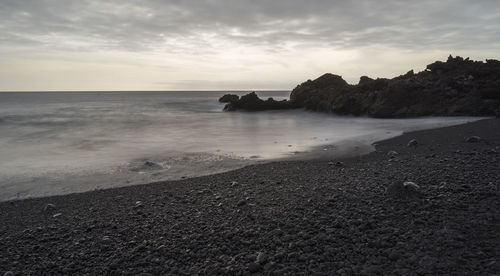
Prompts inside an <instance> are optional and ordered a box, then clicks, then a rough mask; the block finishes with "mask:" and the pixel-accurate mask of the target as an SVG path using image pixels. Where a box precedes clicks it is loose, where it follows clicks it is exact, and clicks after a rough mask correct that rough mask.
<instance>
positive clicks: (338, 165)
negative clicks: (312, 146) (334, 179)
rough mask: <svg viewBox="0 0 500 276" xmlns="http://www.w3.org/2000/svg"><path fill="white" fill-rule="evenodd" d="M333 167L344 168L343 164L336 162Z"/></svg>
mask: <svg viewBox="0 0 500 276" xmlns="http://www.w3.org/2000/svg"><path fill="white" fill-rule="evenodd" d="M335 166H336V167H343V166H344V162H341V161H337V162H335Z"/></svg>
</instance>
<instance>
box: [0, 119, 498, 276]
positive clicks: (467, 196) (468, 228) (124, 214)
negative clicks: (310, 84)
mask: <svg viewBox="0 0 500 276" xmlns="http://www.w3.org/2000/svg"><path fill="white" fill-rule="evenodd" d="M470 136H480V137H481V138H482V140H481V141H480V142H478V143H466V142H465V138H467V137H470ZM411 139H416V140H417V141H418V145H417V146H416V147H407V143H408V142H409V141H410V140H411ZM499 146H500V120H499V119H486V120H481V121H476V122H473V123H467V124H463V125H457V126H451V127H445V128H437V129H429V130H422V131H416V132H409V133H404V134H403V135H400V136H397V137H394V138H390V139H387V140H383V141H380V142H377V143H376V146H375V150H374V151H372V152H370V153H368V154H366V155H358V156H354V157H353V156H349V157H348V156H345V157H340V158H339V159H338V160H339V163H336V162H328V160H325V159H323V158H315V159H307V160H302V161H296V160H283V161H277V162H270V163H265V164H257V165H250V166H247V167H244V168H241V169H237V170H233V171H229V172H224V173H220V174H215V175H208V176H202V177H195V178H189V179H184V180H178V181H166V182H157V183H150V184H144V185H137V186H127V187H119V188H112V189H106V190H98V191H91V192H85V193H78V194H68V195H61V196H51V197H44V198H33V199H24V200H16V201H7V202H0V221H2V222H3V223H2V226H0V233H2V235H1V239H0V246H1V247H2V248H4V249H5V250H3V251H2V253H0V256H1V257H2V258H0V259H1V260H2V261H0V272H2V273H3V272H6V271H13V272H15V273H17V272H20V273H23V274H30V273H35V274H37V273H49V274H51V273H63V274H75V273H76V274H85V273H91V274H93V273H98V274H100V273H116V274H127V273H133V274H137V273H142V272H144V273H151V274H159V273H173V274H180V273H184V274H192V273H200V274H208V273H215V274H219V273H222V274H224V273H226V274H233V273H238V272H260V273H266V274H273V273H274V274H278V275H279V274H296V273H306V274H311V273H314V272H318V273H326V274H328V273H337V274H341V275H342V274H345V275H348V274H360V273H362V274H368V275H370V274H382V273H383V274H410V275H411V274H419V273H432V274H440V273H451V274H457V273H458V274H462V273H472V274H489V273H497V272H498V271H499V270H500V263H498V261H497V260H495V259H494V257H495V256H498V255H500V254H499V253H500V252H499V249H498V247H499V246H498V245H499V241H498V238H497V235H496V230H495V225H498V223H499V219H500V214H499V211H498V210H499V209H498V207H500V201H499V199H498V185H499V184H498V183H499V181H500V176H499V173H498V167H500V159H499V152H500V149H499ZM389 151H397V152H398V154H397V155H395V156H393V157H390V156H388V155H387V153H388V152H389ZM335 161H337V160H335ZM405 179H406V180H408V181H413V182H415V183H417V185H419V186H420V188H419V189H420V192H421V193H422V194H423V198H420V199H411V200H410V199H401V198H393V197H390V196H388V195H386V193H385V190H386V188H387V187H388V186H390V185H391V184H393V183H395V182H402V181H405ZM48 204H53V205H55V207H54V208H52V207H47V206H51V205H48ZM44 209H45V210H44ZM56 252H58V253H57V254H59V255H58V256H59V257H61V259H57V260H54V258H53V257H54V256H56V255H55V254H56Z"/></svg>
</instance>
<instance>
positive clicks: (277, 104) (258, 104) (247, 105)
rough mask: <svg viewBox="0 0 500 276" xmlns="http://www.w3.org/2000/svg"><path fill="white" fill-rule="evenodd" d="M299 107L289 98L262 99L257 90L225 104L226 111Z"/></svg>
mask: <svg viewBox="0 0 500 276" xmlns="http://www.w3.org/2000/svg"><path fill="white" fill-rule="evenodd" d="M292 108H297V107H295V106H294V105H293V104H292V103H291V102H289V101H287V100H283V101H275V100H274V99H273V98H269V99H267V100H265V101H264V100H262V99H260V98H259V96H257V94H256V93H255V92H252V93H249V94H246V95H243V96H241V98H240V99H239V100H236V101H232V102H230V103H228V104H227V105H226V106H224V111H236V110H246V111H262V110H280V109H292Z"/></svg>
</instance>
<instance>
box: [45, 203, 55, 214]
mask: <svg viewBox="0 0 500 276" xmlns="http://www.w3.org/2000/svg"><path fill="white" fill-rule="evenodd" d="M55 209H56V205H55V204H52V203H49V204H47V205H45V207H43V211H44V212H47V211H53V210H55Z"/></svg>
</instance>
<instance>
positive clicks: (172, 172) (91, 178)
mask: <svg viewBox="0 0 500 276" xmlns="http://www.w3.org/2000/svg"><path fill="white" fill-rule="evenodd" d="M419 119H421V120H425V119H432V117H422V118H419ZM455 119H458V120H459V121H460V122H454V123H451V124H452V125H459V124H464V123H469V122H474V121H478V120H484V119H488V118H485V117H478V118H475V117H457V118H455ZM449 124H450V123H449V122H441V123H438V124H436V125H431V126H427V125H425V124H423V125H419V126H413V127H411V128H409V130H408V129H407V130H405V131H401V132H399V131H394V130H390V131H388V132H386V133H385V134H382V133H376V134H375V133H371V134H365V135H363V136H358V137H355V138H351V139H349V138H345V139H344V140H339V141H336V142H324V143H323V144H319V145H315V146H312V147H310V148H308V149H306V150H304V151H296V152H289V153H288V154H286V155H282V156H276V157H272V158H264V159H261V158H257V159H253V158H252V157H246V158H244V157H237V156H231V155H220V156H218V155H217V153H215V152H197V153H185V157H188V158H193V157H195V159H196V157H198V156H200V157H203V158H206V157H207V156H214V157H220V158H222V159H221V160H219V161H217V162H208V163H196V162H195V163H191V164H190V163H188V162H187V161H186V162H184V161H180V162H181V163H182V162H184V163H185V164H183V165H182V164H181V165H179V164H175V165H171V166H168V168H167V169H165V168H164V167H163V165H158V166H162V167H161V168H159V167H158V168H155V167H149V165H144V164H145V162H152V164H162V163H166V162H167V161H166V160H168V159H175V158H179V157H180V156H181V155H178V154H177V155H176V154H173V155H166V156H165V155H157V156H156V155H153V156H143V157H141V158H137V159H133V160H130V161H128V162H125V163H123V164H120V165H118V166H110V167H109V168H108V170H111V171H113V172H111V173H107V172H106V171H107V170H104V171H102V172H101V171H96V172H94V173H91V172H89V173H82V174H80V173H75V172H73V173H71V172H68V173H66V174H65V173H63V172H61V173H59V174H58V175H57V176H55V177H54V176H52V177H51V176H50V175H48V176H43V175H42V176H37V177H35V178H34V179H33V180H30V182H36V181H39V182H40V183H42V185H36V186H32V185H34V184H32V183H30V182H26V181H21V182H19V180H18V183H16V182H13V183H10V184H9V185H7V186H6V187H7V188H10V187H15V186H16V185H19V186H18V187H24V189H26V190H21V191H20V192H17V193H13V192H12V191H9V190H6V191H5V193H6V194H3V195H1V196H0V202H8V201H17V200H26V199H35V198H46V197H52V196H65V195H70V194H78V193H86V192H92V191H99V190H107V189H116V188H123V187H129V186H136V185H149V184H152V183H158V182H168V181H180V180H185V179H192V178H197V177H204V176H209V175H214V174H220V173H224V172H230V171H234V170H238V169H241V168H244V167H247V166H252V165H262V164H268V163H274V162H286V161H312V160H316V161H319V160H326V161H333V160H337V159H346V158H354V157H359V156H361V155H366V154H369V153H370V152H372V151H374V150H375V147H374V146H373V144H375V143H378V142H380V141H384V140H387V139H391V138H394V137H397V136H400V135H403V134H404V133H406V132H413V131H418V130H428V129H434V128H442V127H447V126H449ZM327 140H328V139H326V140H325V141H327ZM275 143H276V142H275ZM284 145H286V144H284ZM289 146H290V145H289ZM165 158H166V159H165ZM157 160H160V161H157ZM176 163H177V162H176ZM190 166H194V169H188V167H190ZM183 167H184V168H183ZM13 179H14V178H13ZM19 179H22V177H21V178H19ZM66 179H71V183H72V185H69V186H68V185H67V184H65V180H66ZM49 183H50V185H49ZM49 186H50V188H49ZM17 189H19V188H17ZM9 195H10V196H9Z"/></svg>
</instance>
